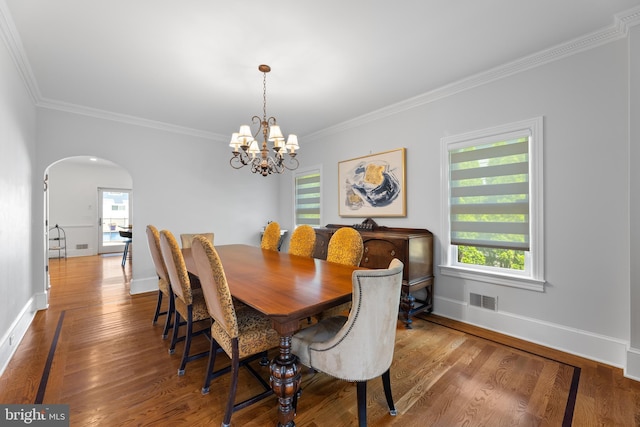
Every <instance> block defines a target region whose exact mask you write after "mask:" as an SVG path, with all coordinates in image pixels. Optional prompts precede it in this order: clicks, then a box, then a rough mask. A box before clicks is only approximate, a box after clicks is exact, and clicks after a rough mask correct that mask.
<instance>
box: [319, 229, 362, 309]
mask: <svg viewBox="0 0 640 427" xmlns="http://www.w3.org/2000/svg"><path fill="white" fill-rule="evenodd" d="M363 252H364V244H363V243H362V236H361V235H360V233H358V231H357V230H355V229H353V228H351V227H342V228H339V229H338V230H337V231H336V232H335V233H333V236H331V239H329V245H328V246H327V261H329V262H337V263H338V264H344V265H353V266H358V265H360V261H361V260H362V253H363ZM350 309H351V303H350V302H346V303H344V304H341V305H339V306H337V307H332V308H330V309H328V310H325V311H323V312H322V313H320V314H319V315H318V316H316V317H317V318H318V319H324V318H326V317H332V316H339V315H341V314H343V313H345V312H348V311H349V310H350Z"/></svg>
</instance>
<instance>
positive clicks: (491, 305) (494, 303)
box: [469, 293, 498, 311]
mask: <svg viewBox="0 0 640 427" xmlns="http://www.w3.org/2000/svg"><path fill="white" fill-rule="evenodd" d="M469 304H471V305H473V306H474V307H482V308H486V309H487V310H493V311H498V297H488V296H486V295H480V294H474V293H469Z"/></svg>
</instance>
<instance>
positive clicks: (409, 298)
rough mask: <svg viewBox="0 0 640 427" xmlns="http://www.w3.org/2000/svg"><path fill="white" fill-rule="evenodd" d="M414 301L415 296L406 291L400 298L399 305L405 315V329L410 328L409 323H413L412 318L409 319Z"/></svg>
mask: <svg viewBox="0 0 640 427" xmlns="http://www.w3.org/2000/svg"><path fill="white" fill-rule="evenodd" d="M415 302H416V298H415V297H414V296H413V295H411V294H410V293H408V292H407V293H406V294H404V295H402V298H401V299H400V306H401V308H402V311H404V315H405V321H404V326H405V328H406V329H412V326H411V324H412V323H413V320H411V312H412V310H413V309H414V308H415Z"/></svg>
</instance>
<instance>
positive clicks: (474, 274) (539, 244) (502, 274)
mask: <svg viewBox="0 0 640 427" xmlns="http://www.w3.org/2000/svg"><path fill="white" fill-rule="evenodd" d="M522 131H528V132H529V133H530V143H529V203H530V208H529V209H530V218H529V222H530V224H529V226H530V232H529V236H530V244H531V247H530V251H529V265H530V269H529V270H528V271H524V272H522V273H519V272H512V271H506V270H504V271H501V270H500V269H499V268H492V267H478V268H475V267H473V266H471V265H464V266H463V265H460V264H457V263H456V261H455V258H454V254H455V252H457V251H456V250H455V249H457V248H456V247H453V246H452V245H451V221H450V216H449V215H450V205H449V203H450V194H449V185H450V184H449V176H450V175H449V148H450V147H454V146H455V147H458V148H459V147H461V146H463V145H480V144H482V143H486V142H487V141H489V140H496V139H502V138H503V136H506V137H508V135H509V134H513V132H522ZM543 136H544V134H543V118H542V117H536V118H532V119H528V120H522V121H518V122H513V123H508V124H504V125H500V126H495V127H491V128H487V129H482V130H476V131H472V132H467V133H463V134H459V135H452V136H447V137H443V138H441V140H440V151H441V171H442V177H441V183H442V189H441V197H442V203H441V205H442V230H443V232H442V246H441V261H442V262H441V264H440V265H439V267H440V273H441V274H442V275H445V276H452V277H457V278H462V279H471V280H477V281H481V282H486V283H492V284H496V285H503V286H511V287H516V288H521V289H528V290H533V291H538V292H544V284H545V279H544V221H543V220H544V218H543V214H544V197H543V183H544V181H543V165H542V160H543V145H544V143H543V142H544V138H543Z"/></svg>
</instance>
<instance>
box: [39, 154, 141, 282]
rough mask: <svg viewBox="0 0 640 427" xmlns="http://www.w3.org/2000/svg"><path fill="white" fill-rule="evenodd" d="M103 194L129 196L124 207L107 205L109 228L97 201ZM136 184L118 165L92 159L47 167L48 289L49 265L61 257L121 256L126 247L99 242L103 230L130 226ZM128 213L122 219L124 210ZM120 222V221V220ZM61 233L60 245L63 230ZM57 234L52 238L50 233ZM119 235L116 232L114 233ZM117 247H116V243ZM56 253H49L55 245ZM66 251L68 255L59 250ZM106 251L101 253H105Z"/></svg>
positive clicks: (61, 162)
mask: <svg viewBox="0 0 640 427" xmlns="http://www.w3.org/2000/svg"><path fill="white" fill-rule="evenodd" d="M100 189H109V190H110V191H112V193H114V192H115V191H118V190H121V191H122V192H126V193H127V202H126V204H123V203H119V202H120V201H122V199H119V200H118V202H114V203H108V204H107V208H108V209H114V213H113V214H110V215H109V216H108V218H110V219H109V221H108V222H106V223H105V220H104V214H103V210H102V208H101V206H102V203H101V201H100V200H99V194H100ZM132 190H133V180H132V177H131V174H130V173H129V172H128V171H127V170H126V169H124V168H122V167H121V166H119V165H118V164H116V163H114V162H111V161H110V160H107V159H100V158H96V157H90V156H75V157H69V158H65V159H61V160H59V161H56V162H54V163H52V164H51V165H49V166H48V167H47V169H46V171H45V200H44V205H45V208H44V215H45V254H46V255H45V259H46V275H47V285H48V286H49V279H48V271H49V260H50V259H51V258H59V257H60V256H66V257H77V256H91V255H97V254H98V253H100V252H113V251H116V252H118V251H119V252H122V250H123V248H124V243H123V242H120V244H119V245H118V244H115V245H114V244H111V245H106V246H108V249H109V250H104V245H102V244H101V243H102V241H101V238H102V237H103V236H105V235H106V234H109V235H110V234H113V233H109V232H110V231H111V230H107V231H106V232H105V227H107V228H108V227H110V224H112V223H116V224H118V225H120V226H128V225H130V224H132V219H133V217H132V215H133V203H132V197H131V196H132ZM123 207H124V208H125V209H126V210H127V218H126V219H124V217H123V215H122V212H121V209H122V208H123ZM116 219H117V221H116ZM56 225H57V226H58V227H59V229H62V230H63V231H62V233H63V234H62V236H63V237H62V238H63V239H64V240H63V241H61V240H60V239H61V237H60V231H59V229H56V228H55V227H56ZM49 230H52V232H53V233H54V235H53V236H51V235H49V234H50V231H49ZM116 234H117V233H116ZM112 243H113V242H112ZM52 245H53V246H55V247H56V250H54V251H51V250H50V248H51V246H52ZM60 247H64V251H61V250H60ZM101 248H102V249H101Z"/></svg>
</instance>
